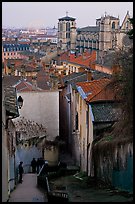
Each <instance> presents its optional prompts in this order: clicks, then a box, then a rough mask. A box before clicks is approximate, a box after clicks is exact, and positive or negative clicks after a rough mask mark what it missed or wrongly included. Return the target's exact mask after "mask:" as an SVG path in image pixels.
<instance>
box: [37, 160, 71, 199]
mask: <svg viewBox="0 0 135 204" xmlns="http://www.w3.org/2000/svg"><path fill="white" fill-rule="evenodd" d="M48 170H50V171H51V170H52V171H51V172H53V173H57V170H58V168H56V171H55V172H54V168H53V167H49V168H48ZM51 172H50V173H51ZM48 174H49V171H47V169H46V166H45V164H44V165H43V166H42V168H41V169H40V172H39V174H38V175H37V185H38V186H40V187H42V188H44V189H45V190H46V191H47V198H48V202H53V201H63V202H68V194H67V193H66V192H62V191H61V192H60V191H56V190H52V189H50V185H49V181H48Z"/></svg>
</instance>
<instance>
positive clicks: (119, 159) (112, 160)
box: [91, 139, 133, 192]
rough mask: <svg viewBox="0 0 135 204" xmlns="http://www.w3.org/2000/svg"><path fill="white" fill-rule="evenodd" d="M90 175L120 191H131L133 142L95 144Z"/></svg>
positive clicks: (121, 141)
mask: <svg viewBox="0 0 135 204" xmlns="http://www.w3.org/2000/svg"><path fill="white" fill-rule="evenodd" d="M92 155H93V156H92V163H93V165H92V168H91V175H94V176H95V177H97V178H99V179H101V180H103V181H104V182H105V183H107V184H109V185H111V186H114V187H116V188H119V189H121V190H126V191H130V192H132V191H133V142H132V140H131V141H130V140H126V139H124V140H123V139H121V140H120V141H102V142H100V141H99V142H97V143H96V144H94V145H93V148H92Z"/></svg>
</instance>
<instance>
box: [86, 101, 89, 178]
mask: <svg viewBox="0 0 135 204" xmlns="http://www.w3.org/2000/svg"><path fill="white" fill-rule="evenodd" d="M87 107H88V111H87V164H86V171H87V175H88V163H89V143H88V141H89V105H88V104H87Z"/></svg>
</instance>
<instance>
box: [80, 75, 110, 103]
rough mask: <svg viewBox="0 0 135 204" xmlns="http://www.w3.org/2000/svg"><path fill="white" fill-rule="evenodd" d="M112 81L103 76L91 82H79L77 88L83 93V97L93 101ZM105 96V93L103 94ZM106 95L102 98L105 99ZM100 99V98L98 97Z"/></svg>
mask: <svg viewBox="0 0 135 204" xmlns="http://www.w3.org/2000/svg"><path fill="white" fill-rule="evenodd" d="M110 82H111V80H110V79H108V78H102V79H98V80H93V81H90V82H78V83H76V86H77V90H78V92H79V93H80V94H81V96H82V98H83V99H85V100H86V101H87V102H92V101H93V100H95V97H96V96H97V95H98V94H99V93H100V92H101V91H102V90H103V89H104V88H105V87H106V86H107V85H108V84H109V83H110ZM103 96H104V95H103ZM105 97H106V98H107V96H104V97H103V98H102V95H101V98H102V100H103V99H104V100H105ZM98 100H100V98H98Z"/></svg>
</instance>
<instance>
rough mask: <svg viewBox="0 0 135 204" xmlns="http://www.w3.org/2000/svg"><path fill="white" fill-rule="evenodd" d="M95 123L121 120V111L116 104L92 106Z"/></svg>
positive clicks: (94, 104)
mask: <svg viewBox="0 0 135 204" xmlns="http://www.w3.org/2000/svg"><path fill="white" fill-rule="evenodd" d="M91 108H92V113H93V116H94V122H114V121H117V120H118V119H119V114H120V109H118V107H117V105H116V103H114V102H100V103H93V104H91Z"/></svg>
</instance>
